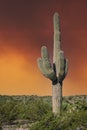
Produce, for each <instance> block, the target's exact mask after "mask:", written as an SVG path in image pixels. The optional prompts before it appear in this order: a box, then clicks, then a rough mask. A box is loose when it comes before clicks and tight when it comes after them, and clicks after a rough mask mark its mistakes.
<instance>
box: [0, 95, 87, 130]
mask: <svg viewBox="0 0 87 130" xmlns="http://www.w3.org/2000/svg"><path fill="white" fill-rule="evenodd" d="M51 98H52V97H50V96H45V97H39V96H33V95H32V96H0V127H1V129H2V126H3V125H14V124H15V125H17V126H19V125H23V124H27V126H29V129H31V130H76V129H77V128H78V129H79V128H81V129H82V130H87V96H70V97H64V98H63V102H62V114H61V115H54V114H53V113H52V102H51Z"/></svg>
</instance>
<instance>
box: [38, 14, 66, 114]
mask: <svg viewBox="0 0 87 130" xmlns="http://www.w3.org/2000/svg"><path fill="white" fill-rule="evenodd" d="M53 22H54V50H53V65H51V62H50V59H49V55H48V51H47V47H46V46H42V48H41V58H38V67H39V69H40V71H41V72H42V74H43V75H44V76H45V77H47V78H48V79H50V80H51V81H52V105H53V107H52V108H53V113H55V114H57V113H59V114H60V112H61V106H62V82H63V80H64V78H65V76H66V74H67V71H68V60H67V59H65V57H64V52H63V51H62V50H61V46H60V43H61V39H60V21H59V15H58V13H55V14H54V20H53Z"/></svg>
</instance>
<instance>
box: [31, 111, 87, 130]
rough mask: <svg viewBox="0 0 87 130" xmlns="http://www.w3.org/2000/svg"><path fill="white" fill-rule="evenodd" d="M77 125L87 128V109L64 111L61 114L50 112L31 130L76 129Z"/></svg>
mask: <svg viewBox="0 0 87 130" xmlns="http://www.w3.org/2000/svg"><path fill="white" fill-rule="evenodd" d="M77 127H82V128H84V129H86V128H87V111H79V112H75V113H68V114H65V113H63V114H62V115H61V116H54V115H53V114H52V113H49V114H47V115H45V117H44V118H43V119H42V120H41V121H40V122H37V123H36V124H34V125H33V126H32V128H31V130H76V128H77Z"/></svg>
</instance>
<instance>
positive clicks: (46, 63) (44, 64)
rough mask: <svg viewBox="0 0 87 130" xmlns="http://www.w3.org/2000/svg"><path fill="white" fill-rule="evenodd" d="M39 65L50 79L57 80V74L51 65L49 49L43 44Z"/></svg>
mask: <svg viewBox="0 0 87 130" xmlns="http://www.w3.org/2000/svg"><path fill="white" fill-rule="evenodd" d="M37 62H38V67H39V69H40V71H41V73H42V74H43V75H44V76H45V77H47V78H49V79H50V80H52V81H53V80H55V79H56V74H55V72H54V70H53V68H52V66H51V63H50V60H49V55H48V51H47V47H45V46H43V47H42V48H41V58H38V60H37Z"/></svg>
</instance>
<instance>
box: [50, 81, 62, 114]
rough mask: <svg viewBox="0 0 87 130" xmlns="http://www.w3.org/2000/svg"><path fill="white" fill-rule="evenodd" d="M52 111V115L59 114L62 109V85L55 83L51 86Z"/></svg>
mask: <svg viewBox="0 0 87 130" xmlns="http://www.w3.org/2000/svg"><path fill="white" fill-rule="evenodd" d="M52 109H53V113H54V114H57V113H58V114H60V113H61V109H62V85H61V84H60V83H57V84H55V85H53V86H52Z"/></svg>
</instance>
